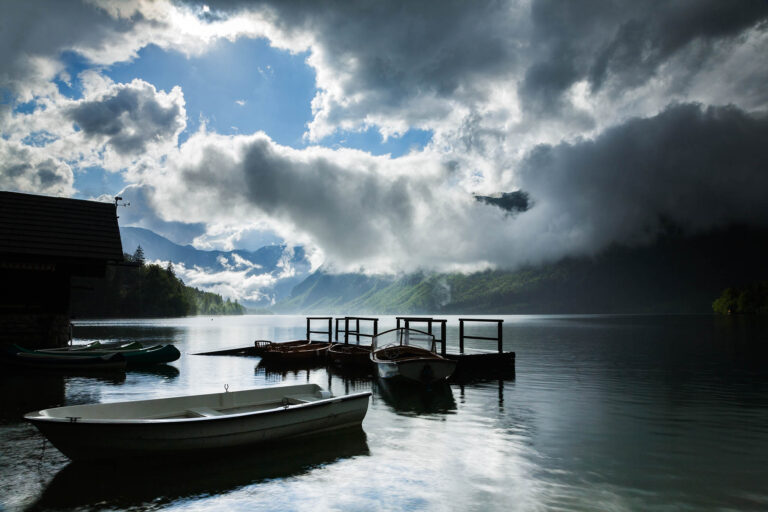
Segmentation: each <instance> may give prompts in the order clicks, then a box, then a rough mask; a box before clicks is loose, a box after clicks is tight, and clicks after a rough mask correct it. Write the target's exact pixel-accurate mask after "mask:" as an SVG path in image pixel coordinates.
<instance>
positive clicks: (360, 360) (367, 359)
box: [326, 343, 371, 368]
mask: <svg viewBox="0 0 768 512" xmlns="http://www.w3.org/2000/svg"><path fill="white" fill-rule="evenodd" d="M326 356H327V358H328V362H329V363H331V364H333V365H335V366H340V367H342V368H347V367H357V368H367V367H369V366H370V365H371V347H369V346H364V345H350V344H347V343H334V344H333V345H331V346H330V347H328V353H327V354H326Z"/></svg>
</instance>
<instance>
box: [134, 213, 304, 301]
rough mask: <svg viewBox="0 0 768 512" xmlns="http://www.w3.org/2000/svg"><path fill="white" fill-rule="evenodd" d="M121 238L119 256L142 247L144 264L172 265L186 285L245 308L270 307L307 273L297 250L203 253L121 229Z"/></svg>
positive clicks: (137, 230)
mask: <svg viewBox="0 0 768 512" xmlns="http://www.w3.org/2000/svg"><path fill="white" fill-rule="evenodd" d="M120 237H121V239H122V243H123V251H125V252H127V253H130V254H132V253H133V252H134V251H135V250H136V248H137V247H138V246H141V248H142V250H143V251H144V257H145V259H146V260H147V261H160V262H163V263H167V262H171V263H172V264H173V266H174V270H175V272H176V274H177V275H178V276H179V277H181V278H182V280H183V281H184V283H185V284H187V285H189V286H194V287H197V288H200V289H203V290H206V291H213V292H215V293H219V294H221V295H222V296H224V297H225V298H231V299H236V300H238V301H239V302H240V303H241V304H243V305H245V306H246V307H263V306H269V305H271V304H273V303H275V302H277V301H279V300H281V299H284V298H287V297H289V294H290V292H291V290H292V289H293V287H294V286H295V285H297V284H298V283H300V282H301V281H302V280H303V279H304V278H305V277H307V276H308V275H309V270H310V264H309V262H308V260H307V258H306V255H305V253H304V250H303V249H302V248H301V247H288V246H286V245H267V246H264V247H262V248H260V249H258V250H256V251H245V250H233V251H218V250H212V251H203V250H199V249H196V248H194V247H192V246H191V245H179V244H176V243H173V242H171V241H170V240H168V239H167V238H165V237H162V236H160V235H158V234H157V233H154V232H153V231H150V230H148V229H143V228H136V227H121V228H120Z"/></svg>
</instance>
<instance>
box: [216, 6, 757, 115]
mask: <svg viewBox="0 0 768 512" xmlns="http://www.w3.org/2000/svg"><path fill="white" fill-rule="evenodd" d="M213 5H214V6H218V7H220V8H222V9H227V8H230V9H234V8H235V7H234V6H238V5H239V6H241V8H251V7H252V6H254V5H258V6H262V7H263V6H268V9H269V10H270V12H271V13H272V14H271V15H270V16H269V19H270V21H271V22H272V23H274V25H275V26H277V27H278V28H280V29H281V30H282V31H284V32H285V33H287V34H299V33H311V34H312V37H313V38H314V39H315V41H316V45H317V49H319V51H320V52H321V53H322V59H323V61H324V63H325V65H326V66H329V67H330V68H331V69H332V70H335V71H336V72H338V75H339V76H343V75H344V74H345V73H351V74H352V77H351V78H350V79H349V80H348V81H347V82H346V83H343V84H342V87H343V88H344V89H345V92H347V93H348V94H347V97H349V98H352V97H354V98H355V99H354V101H353V102H350V103H344V102H343V101H339V104H332V105H330V107H329V108H330V110H331V112H329V113H328V117H329V120H330V121H332V122H338V121H340V120H343V119H344V118H349V119H352V120H357V121H361V120H363V119H365V118H366V115H377V114H381V115H387V114H390V113H392V109H394V108H397V107H402V106H408V107H409V108H408V112H405V113H401V115H404V116H406V117H408V118H409V119H411V120H412V121H417V120H419V119H420V118H425V119H426V118H428V117H429V116H430V115H431V116H435V115H436V112H434V111H431V112H429V113H427V112H419V111H418V107H415V106H413V104H412V103H411V102H412V101H415V100H417V99H423V98H427V97H430V96H435V97H439V98H452V99H460V100H461V101H462V102H464V103H465V105H469V106H471V105H472V103H473V102H474V101H482V99H483V98H482V95H483V94H484V91H483V89H482V87H481V86H482V85H483V84H484V83H485V82H486V81H489V80H494V79H508V78H510V77H512V76H514V77H519V78H520V84H519V95H520V98H521V100H522V104H523V108H524V109H526V110H527V111H528V112H530V113H536V114H539V115H544V114H546V115H557V114H563V115H569V113H568V112H567V104H566V103H565V102H564V99H563V94H564V93H565V92H566V91H567V90H568V89H569V88H570V87H571V86H572V85H573V84H575V83H576V82H578V81H581V80H586V81H588V83H589V84H590V86H591V88H592V91H598V90H601V89H604V88H608V87H609V88H610V91H612V92H614V93H619V92H621V91H623V90H625V89H627V88H634V87H638V86H641V85H643V84H645V83H647V82H648V81H649V80H650V79H652V78H653V77H654V76H656V74H657V73H658V72H659V70H660V68H661V67H662V66H664V65H665V64H666V63H668V62H670V60H671V59H673V58H675V57H679V56H681V55H686V56H687V57H688V58H687V59H685V61H684V62H677V63H676V66H678V67H679V68H682V69H675V70H674V73H675V74H679V75H680V78H679V80H681V81H682V82H684V81H685V76H686V75H689V74H692V73H696V72H697V71H699V70H701V69H702V68H703V67H704V66H706V65H707V58H708V56H709V55H710V53H711V52H712V51H713V50H714V49H716V48H719V47H720V46H722V45H725V44H728V43H729V42H731V41H733V40H735V39H737V38H739V37H742V36H743V35H744V33H745V31H746V30H748V29H750V28H753V27H759V28H760V29H761V30H764V29H765V26H766V20H768V2H765V1H764V0H745V1H739V2H723V1H720V0H696V1H693V0H675V1H661V0H653V1H649V2H637V1H634V0H616V1H605V0H584V1H579V2H563V1H558V0H534V1H533V2H532V3H531V4H530V6H529V5H528V4H526V3H524V2H504V1H497V0H487V1H478V2H463V1H445V0H439V1H433V2H409V1H402V2H341V1H339V2H312V1H299V2H279V1H278V2H258V3H255V4H254V3H252V2H215V3H214V4H213ZM752 65H755V64H754V63H753V64H752ZM742 71H743V72H744V73H747V72H748V70H742ZM683 86H684V85H681V87H683ZM353 93H357V94H356V95H355V94H353ZM361 93H362V94H361ZM563 109H565V110H566V112H561V110H563ZM570 115H573V114H570ZM577 121H578V122H579V123H580V124H582V125H584V127H585V128H590V127H591V126H590V125H589V122H588V120H585V119H577ZM585 123H586V124H585Z"/></svg>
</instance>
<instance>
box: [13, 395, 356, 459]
mask: <svg viewBox="0 0 768 512" xmlns="http://www.w3.org/2000/svg"><path fill="white" fill-rule="evenodd" d="M370 395H371V393H370V392H364V393H356V394H352V395H346V396H340V397H334V396H333V395H331V393H330V392H329V391H325V390H323V389H321V388H320V387H319V386H318V385H316V384H300V385H293V386H273V387H268V388H258V389H249V390H244V391H234V392H225V393H212V394H205V395H192V396H180V397H173V398H158V399H153V400H139V401H134V402H117V403H107V404H91V405H71V406H67V407H56V408H53V409H44V410H41V411H35V412H30V413H28V414H26V415H25V416H24V418H25V419H26V420H28V421H30V422H31V423H33V424H34V425H35V426H36V427H37V428H38V429H39V430H40V431H41V432H42V433H43V435H45V437H47V438H48V439H49V440H50V441H51V443H53V445H54V446H55V447H56V448H58V449H59V450H60V451H61V452H62V453H64V455H66V456H67V457H69V458H70V459H73V460H83V459H84V460H91V459H104V458H124V457H144V456H153V457H154V456H162V455H172V456H173V455H178V456H181V455H192V456H197V455H199V454H201V453H202V452H204V451H217V450H225V449H236V448H241V447H244V446H248V445H253V444H258V443H263V442H269V441H273V440H275V439H282V438H291V437H297V436H304V435H309V434H315V433H319V432H326V431H330V430H335V429H340V428H346V427H353V426H359V425H360V424H361V423H362V421H363V418H364V417H365V414H366V412H367V410H368V397H369V396H370Z"/></svg>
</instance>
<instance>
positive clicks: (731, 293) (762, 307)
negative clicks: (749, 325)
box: [712, 281, 768, 315]
mask: <svg viewBox="0 0 768 512" xmlns="http://www.w3.org/2000/svg"><path fill="white" fill-rule="evenodd" d="M712 309H713V310H714V311H715V313H718V314H721V315H739V314H746V315H768V281H761V282H758V283H752V284H751V285H748V286H745V287H743V288H726V289H725V290H724V291H723V293H722V294H721V295H720V297H718V298H717V299H716V300H715V302H713V303H712Z"/></svg>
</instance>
